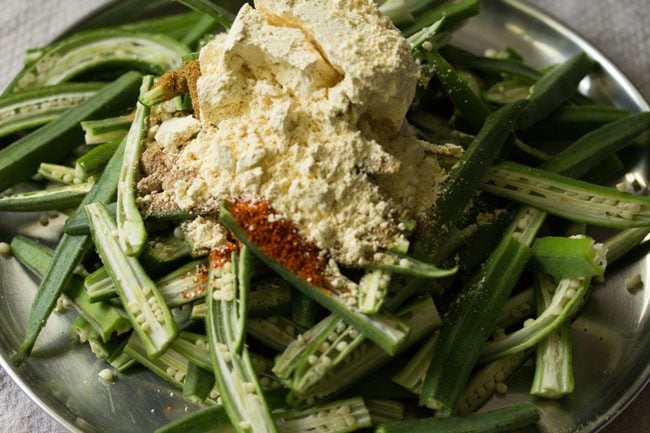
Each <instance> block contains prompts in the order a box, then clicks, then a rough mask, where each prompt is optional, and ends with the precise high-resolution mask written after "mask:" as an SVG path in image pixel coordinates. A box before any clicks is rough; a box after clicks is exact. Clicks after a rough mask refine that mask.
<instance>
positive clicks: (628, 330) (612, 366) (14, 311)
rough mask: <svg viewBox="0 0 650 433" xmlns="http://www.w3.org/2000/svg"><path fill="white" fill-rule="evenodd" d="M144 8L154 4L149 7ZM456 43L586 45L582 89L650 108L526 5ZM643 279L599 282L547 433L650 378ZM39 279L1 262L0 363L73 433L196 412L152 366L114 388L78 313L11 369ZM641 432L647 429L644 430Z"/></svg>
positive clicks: (502, 8) (537, 55)
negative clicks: (78, 326)
mask: <svg viewBox="0 0 650 433" xmlns="http://www.w3.org/2000/svg"><path fill="white" fill-rule="evenodd" d="M163 3H165V2H163V1H158V0H154V1H141V0H124V1H117V2H115V3H113V4H111V5H110V6H109V7H107V8H105V9H102V10H100V11H98V12H97V13H96V14H94V15H93V16H92V17H89V18H88V19H86V20H84V21H83V22H82V23H80V24H79V25H78V26H76V27H75V29H78V28H86V27H92V26H96V25H100V24H101V25H106V24H115V23H118V22H120V20H123V19H125V18H127V17H128V19H130V20H133V19H137V18H138V17H140V16H142V14H152V13H157V12H160V11H162V10H163V9H164V8H165V7H167V6H161V4H163ZM143 5H146V7H143ZM455 40H456V43H458V44H459V45H462V46H464V47H466V48H469V49H471V50H473V51H475V52H482V51H484V50H485V49H487V48H496V49H501V48H504V47H507V46H511V47H514V48H516V49H517V50H519V51H520V52H521V53H523V54H524V56H525V58H526V61H527V62H529V63H531V64H532V65H534V66H539V67H542V66H547V65H549V64H553V63H557V62H560V61H562V60H563V59H566V58H567V57H568V56H570V55H571V54H573V53H575V52H577V51H579V50H584V51H586V52H587V53H588V54H589V55H590V56H591V57H593V58H594V59H596V60H597V61H598V62H599V63H600V65H601V66H600V67H599V69H598V70H597V71H596V72H595V73H594V74H592V75H591V77H589V78H588V79H586V80H585V81H584V82H583V83H582V86H581V88H582V90H583V91H585V92H586V93H588V94H589V95H591V96H593V97H595V98H597V99H599V100H604V101H611V102H613V103H614V104H616V105H618V106H620V107H625V108H629V109H631V110H635V111H639V110H647V109H648V106H647V104H646V103H645V102H644V100H643V98H642V97H641V96H640V95H639V93H638V92H637V91H636V90H635V88H634V87H633V86H632V85H631V84H630V83H629V81H628V80H627V79H626V78H625V77H624V76H623V75H622V74H621V72H620V71H619V70H618V69H617V68H616V67H615V66H614V65H612V64H611V63H610V62H609V61H608V60H607V59H605V58H604V57H603V56H602V54H600V53H599V52H598V51H597V50H596V49H595V48H594V47H592V46H591V45H589V44H588V43H587V42H585V41H584V40H582V39H581V38H580V37H579V36H578V35H576V34H575V33H573V32H572V31H571V30H569V29H568V28H567V27H566V26H564V25H562V24H560V23H558V22H557V21H555V20H553V19H551V18H549V17H548V16H546V15H544V14H543V13H541V12H539V11H537V10H536V9H534V8H531V7H529V6H526V5H523V4H521V3H519V2H516V1H495V0H486V1H483V2H482V12H481V15H480V17H478V18H475V19H473V20H472V21H471V22H470V23H469V24H468V25H467V26H465V27H464V28H463V29H462V30H461V31H459V32H458V34H457V36H456V37H455ZM649 149H650V148H649V147H648V146H647V145H646V146H642V147H639V148H638V150H637V152H638V153H637V154H635V158H633V159H634V161H633V164H632V165H630V167H629V173H628V177H629V178H630V179H631V178H634V177H636V178H638V179H639V180H641V181H643V182H645V180H647V179H648V174H649V167H648V153H649ZM62 223H63V219H62V217H60V218H59V219H58V220H56V221H53V222H52V223H51V224H50V225H49V226H48V227H43V226H41V225H40V224H39V222H38V215H17V214H13V215H12V214H3V215H2V216H1V217H0V241H10V240H11V238H12V236H13V235H15V234H19V233H20V234H26V235H29V236H33V237H36V238H39V239H42V240H43V241H44V242H46V243H48V244H49V245H51V246H54V245H55V244H56V240H57V238H58V235H59V233H60V231H61V228H62ZM634 273H640V274H641V276H642V279H643V281H646V282H648V281H650V280H649V277H650V256H647V255H645V254H640V255H637V256H636V257H635V259H634V260H632V261H628V262H626V263H622V264H621V265H619V266H616V267H615V269H614V271H613V272H612V273H611V274H610V276H609V277H608V279H607V282H606V283H605V284H604V285H600V286H597V287H596V288H595V290H594V291H593V294H592V296H591V298H590V300H589V303H588V305H587V306H586V308H585V310H584V311H583V313H582V315H581V316H580V318H579V319H578V320H576V322H575V323H574V326H573V335H574V365H575V376H576V377H575V385H576V386H575V392H574V394H573V395H571V396H570V397H567V398H564V399H562V400H560V401H537V403H538V406H539V408H540V410H541V412H542V420H541V422H540V429H541V431H543V432H546V433H564V432H567V433H568V432H575V433H577V432H580V433H588V432H589V433H591V432H596V431H599V430H600V429H601V428H602V427H603V426H604V425H605V424H606V423H607V422H608V421H609V420H610V419H612V418H613V417H614V416H616V415H617V414H618V413H619V412H620V411H622V410H623V409H624V408H625V406H626V405H627V403H629V402H630V401H631V400H632V398H634V396H635V395H636V394H637V393H638V392H639V391H640V390H641V389H642V387H643V386H644V384H645V383H646V382H647V381H648V378H649V377H650V311H649V306H650V289H647V288H646V289H645V290H641V291H639V292H637V293H635V294H632V293H630V292H628V291H627V290H625V285H624V279H625V278H626V277H627V276H629V275H632V274H634ZM36 289H37V284H36V281H35V280H34V278H33V277H32V276H31V275H30V274H28V273H27V272H26V271H24V270H23V269H22V268H21V266H20V265H19V264H18V263H17V261H16V260H15V259H4V260H0V364H1V365H2V366H3V368H5V369H6V370H7V371H8V373H9V374H10V375H11V376H12V378H13V379H14V380H15V381H16V382H17V383H18V384H19V385H20V386H21V387H22V389H23V390H24V391H25V392H26V393H27V394H29V396H30V397H31V398H32V399H34V400H35V401H36V402H37V403H38V404H39V405H40V406H41V407H42V408H43V409H44V410H46V411H47V412H48V413H49V414H50V415H51V416H53V417H54V418H55V419H57V420H58V421H59V422H60V423H61V424H62V425H64V426H66V427H67V428H68V429H70V430H71V431H73V432H115V433H117V432H142V433H145V432H151V431H153V430H154V429H155V428H156V427H158V426H160V425H161V424H163V423H165V422H167V421H169V420H171V419H173V418H176V417H178V416H180V415H182V414H184V413H185V412H186V411H188V410H192V409H193V408H194V407H195V406H194V405H192V404H189V403H187V402H186V401H185V400H183V399H182V396H181V392H180V391H179V390H177V389H173V388H172V387H171V386H170V385H168V384H166V383H164V382H163V381H161V380H160V379H158V378H157V377H155V376H153V375H152V374H150V373H148V372H145V371H138V372H135V373H133V374H129V375H128V376H121V377H120V378H119V380H118V381H117V382H116V383H115V384H113V385H107V384H105V383H103V382H101V381H100V380H99V379H98V377H97V373H98V372H99V371H100V370H101V369H103V368H104V364H103V363H102V362H100V361H98V360H96V359H95V357H94V356H93V355H92V354H91V353H90V351H89V350H87V349H86V348H85V347H81V346H76V345H73V344H71V342H70V337H69V332H68V330H69V327H70V322H71V320H72V319H73V314H72V313H69V314H66V315H63V316H56V315H54V316H52V318H51V319H50V320H49V322H48V324H47V327H46V328H45V330H44V331H43V333H42V335H41V337H40V339H39V341H38V344H37V345H36V348H35V350H34V354H33V356H32V358H30V359H29V360H28V361H27V362H26V363H25V364H23V365H22V366H21V367H20V368H15V367H13V366H12V365H10V363H9V358H10V356H11V355H12V354H13V353H15V351H16V348H17V347H18V346H19V344H20V340H21V338H22V336H23V333H24V329H25V326H26V323H27V317H28V314H29V308H30V304H31V300H32V298H33V296H34V294H35V292H36ZM531 375H532V367H530V366H525V367H524V368H523V369H522V371H520V373H518V374H517V375H516V376H515V377H514V378H513V380H512V381H511V383H510V384H509V386H510V390H509V392H508V395H507V397H504V398H494V399H493V400H492V401H491V402H490V403H488V407H494V406H503V405H505V404H510V403H512V402H516V401H522V400H527V399H529V397H528V394H527V391H528V387H529V386H530V381H531ZM639 431H642V430H639Z"/></svg>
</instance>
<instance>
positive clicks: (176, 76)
mask: <svg viewBox="0 0 650 433" xmlns="http://www.w3.org/2000/svg"><path fill="white" fill-rule="evenodd" d="M200 76H201V66H200V65H199V61H198V60H193V61H191V62H187V63H185V65H184V66H183V68H182V69H179V70H177V71H167V72H165V73H164V74H163V75H162V76H161V77H160V80H159V81H158V84H157V87H161V88H162V90H163V92H164V95H165V99H171V98H173V97H175V96H180V95H184V94H185V93H189V94H190V98H191V99H192V107H193V108H194V113H195V117H196V118H198V117H199V114H200V112H199V110H200V109H199V94H198V86H197V81H198V80H199V77H200Z"/></svg>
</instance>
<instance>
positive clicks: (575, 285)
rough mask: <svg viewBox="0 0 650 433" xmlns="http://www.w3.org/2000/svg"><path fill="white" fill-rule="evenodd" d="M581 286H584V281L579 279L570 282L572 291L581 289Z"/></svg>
mask: <svg viewBox="0 0 650 433" xmlns="http://www.w3.org/2000/svg"><path fill="white" fill-rule="evenodd" d="M580 284H582V281H581V280H580V279H578V278H573V279H572V280H571V281H570V282H569V287H570V288H571V289H577V288H578V287H580Z"/></svg>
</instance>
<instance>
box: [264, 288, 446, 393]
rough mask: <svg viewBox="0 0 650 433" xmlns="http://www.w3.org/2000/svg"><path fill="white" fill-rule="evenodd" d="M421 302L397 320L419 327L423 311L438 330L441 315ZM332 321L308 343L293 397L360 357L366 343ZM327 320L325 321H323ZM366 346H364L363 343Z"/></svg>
mask: <svg viewBox="0 0 650 433" xmlns="http://www.w3.org/2000/svg"><path fill="white" fill-rule="evenodd" d="M424 299H425V300H424V301H423V302H420V303H415V304H414V305H412V306H411V307H410V308H407V309H405V310H404V311H402V312H401V313H402V314H399V313H398V315H399V317H403V318H404V319H407V318H408V320H409V322H410V323H413V324H415V325H416V326H418V327H421V326H422V324H421V323H420V320H425V319H424V318H423V317H424V311H425V310H427V311H426V314H427V315H428V317H427V319H426V320H429V321H430V323H431V326H432V327H433V328H437V327H439V326H440V325H441V324H442V321H441V319H440V316H439V315H438V312H437V310H436V308H435V305H433V306H432V303H429V302H428V301H430V299H428V298H426V297H425V298H424ZM330 318H332V322H333V323H332V326H329V327H326V328H325V329H321V330H320V331H319V332H318V335H317V336H316V338H314V339H313V341H311V342H310V343H309V344H308V346H307V347H306V348H305V349H304V351H303V352H302V354H301V358H300V361H299V363H298V364H297V366H296V369H295V371H294V373H293V376H294V377H293V382H292V384H291V385H290V387H291V390H292V391H293V392H294V393H296V394H299V395H300V394H305V393H306V392H307V391H308V390H309V388H311V387H313V386H314V385H316V384H317V383H318V382H319V381H320V380H322V379H323V378H324V377H325V376H326V375H327V374H328V373H329V372H330V371H332V370H334V369H336V368H337V366H338V365H340V364H342V363H343V362H347V361H348V359H350V358H353V356H354V355H357V356H362V355H360V354H359V352H356V351H357V349H358V348H359V347H360V346H361V345H362V344H363V343H364V341H365V340H366V339H365V338H364V336H363V335H361V334H360V333H359V332H358V331H357V330H356V329H354V328H353V327H351V326H346V324H345V323H344V322H343V321H342V320H340V319H337V318H336V317H335V316H330ZM326 320H327V319H326ZM303 338H304V339H308V338H309V337H308V333H305V334H303ZM300 343H301V341H300V339H298V344H297V346H298V347H300V345H301V344H300ZM366 345H367V343H366ZM291 349H292V347H291V346H290V347H289V348H288V349H287V351H286V352H285V353H291V352H292V350H291ZM282 357H283V355H281V356H280V357H278V358H277V359H276V362H278V363H279V362H281V359H282Z"/></svg>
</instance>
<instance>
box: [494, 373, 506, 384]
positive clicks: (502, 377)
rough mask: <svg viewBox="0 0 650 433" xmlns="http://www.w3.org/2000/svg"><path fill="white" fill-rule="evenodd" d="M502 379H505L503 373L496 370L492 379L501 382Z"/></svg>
mask: <svg viewBox="0 0 650 433" xmlns="http://www.w3.org/2000/svg"><path fill="white" fill-rule="evenodd" d="M504 379H505V375H504V374H503V371H498V372H497V373H496V374H495V375H494V380H495V381H497V382H503V380H504Z"/></svg>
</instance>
